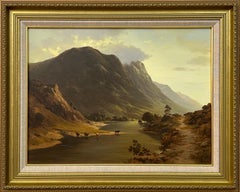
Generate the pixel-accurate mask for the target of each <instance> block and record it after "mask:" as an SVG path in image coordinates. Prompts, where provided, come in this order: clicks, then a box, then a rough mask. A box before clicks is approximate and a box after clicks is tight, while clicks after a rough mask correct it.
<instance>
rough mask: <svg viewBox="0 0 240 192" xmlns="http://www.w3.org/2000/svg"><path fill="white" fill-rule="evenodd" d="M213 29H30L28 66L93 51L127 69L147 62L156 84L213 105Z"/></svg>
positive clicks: (146, 64)
mask: <svg viewBox="0 0 240 192" xmlns="http://www.w3.org/2000/svg"><path fill="white" fill-rule="evenodd" d="M210 33H211V32H210V29H29V36H28V37H29V54H28V56H29V63H35V62H39V61H44V60H46V59H49V58H52V57H55V56H57V55H59V54H60V53H62V52H64V51H65V50H68V49H70V48H72V47H84V46H91V47H93V48H95V49H98V50H99V51H101V52H102V53H104V54H114V55H116V56H117V57H118V58H119V59H120V60H121V62H122V63H123V64H127V63H130V62H131V61H141V62H142V63H144V65H145V67H146V69H147V71H148V73H149V75H150V76H151V78H152V80H153V81H156V82H159V83H162V84H167V85H169V86H170V87H171V88H172V89H173V90H174V91H176V92H181V93H183V94H186V95H188V96H190V97H191V98H193V99H195V100H196V101H198V102H199V103H200V104H202V105H204V104H207V103H209V102H210V51H211V50H210Z"/></svg>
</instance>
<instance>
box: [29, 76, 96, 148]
mask: <svg viewBox="0 0 240 192" xmlns="http://www.w3.org/2000/svg"><path fill="white" fill-rule="evenodd" d="M28 113H29V114H28V127H29V149H36V148H44V147H49V146H52V145H55V144H58V143H60V141H59V140H60V139H61V138H62V137H63V135H64V134H68V135H74V134H75V133H76V132H78V133H84V132H88V133H91V132H94V133H95V132H98V130H97V129H96V127H95V126H93V125H91V124H90V122H88V121H87V120H86V119H85V118H84V117H83V116H82V114H81V113H80V112H79V111H77V110H75V109H73V108H72V107H71V106H70V105H69V104H68V103H67V102H66V100H65V99H64V98H63V97H62V94H61V92H60V91H59V89H58V86H57V85H56V84H55V85H45V84H43V83H41V82H40V81H34V80H32V81H30V82H29V103H28Z"/></svg>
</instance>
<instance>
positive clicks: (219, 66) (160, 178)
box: [0, 0, 240, 192]
mask: <svg viewBox="0 0 240 192" xmlns="http://www.w3.org/2000/svg"><path fill="white" fill-rule="evenodd" d="M238 11H239V4H238V2H237V1H231V2H228V1H221V2H216V1H210V0H209V1H206V2H199V1H192V2H183V1H179V2H170V1H160V0H159V1H149V2H145V1H140V2H139V1H122V2H121V1H117V2H115V1H106V2H100V1H96V2H92V1H90V2H87V1H78V2H63V1H55V2H47V1H43V2H40V1H34V2H27V1H1V148H0V149H1V153H2V156H1V190H3V191H16V190H17V191H25V190H26V191H27V190H29V189H30V190H32V191H33V190H36V191H37V190H56V191H59V190H61V191H70V190H73V189H77V190H79V191H90V190H93V189H94V190H99V191H108V190H109V191H126V190H129V191H138V190H139V191H141V190H142V191H144V190H159V191H165V190H166V191H184V190H186V191H196V190H207V191H236V192H237V191H239V189H240V188H239V183H238V181H239V158H238V157H239V153H238V149H239V142H238V140H239V138H238V136H239V99H240V98H239V80H240V79H239V63H238V61H239V60H238V57H239V55H238V48H239V40H238V38H239V34H238V32H239V25H238V19H239V15H238ZM119 23H120V24H119ZM43 26H44V27H45V28H58V27H65V28H74V27H75V28H94V27H96V26H97V27H98V28H106V27H110V28H148V29H151V28H154V27H155V28H161V27H165V28H182V27H189V26H190V27H193V28H202V27H206V28H210V29H211V31H212V36H211V37H212V45H211V46H212V54H211V55H212V58H211V62H212V63H213V68H212V72H211V73H212V86H213V89H212V90H213V91H212V102H213V104H214V109H213V112H212V113H213V116H214V120H213V124H214V129H213V130H214V131H212V133H213V134H212V140H213V145H212V152H213V155H212V158H213V161H212V164H210V165H200V166H199V165H179V164H177V165H175V164H169V165H158V164H154V165H149V164H147V165H143V166H141V165H136V166H135V165H134V166H133V165H131V164H130V165H129V164H127V165H102V164H97V165H89V164H87V165H76V164H70V165H66V164H60V165H59V164H53V165H52V164H51V165H38V164H35V165H34V164H28V162H27V149H28V146H27V140H28V139H27V137H28V136H27V135H28V131H27V127H28V125H27V119H28V111H27V106H28V96H27V93H28V92H27V90H28V66H27V63H28V62H27V61H28V59H27V56H28V44H27V39H28V29H30V28H38V27H39V28H41V27H43Z"/></svg>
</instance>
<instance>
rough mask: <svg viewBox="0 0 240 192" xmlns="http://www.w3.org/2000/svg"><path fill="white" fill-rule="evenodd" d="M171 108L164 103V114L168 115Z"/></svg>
mask: <svg viewBox="0 0 240 192" xmlns="http://www.w3.org/2000/svg"><path fill="white" fill-rule="evenodd" d="M171 110H172V108H171V107H170V106H169V105H166V106H165V110H164V113H165V115H170V112H171Z"/></svg>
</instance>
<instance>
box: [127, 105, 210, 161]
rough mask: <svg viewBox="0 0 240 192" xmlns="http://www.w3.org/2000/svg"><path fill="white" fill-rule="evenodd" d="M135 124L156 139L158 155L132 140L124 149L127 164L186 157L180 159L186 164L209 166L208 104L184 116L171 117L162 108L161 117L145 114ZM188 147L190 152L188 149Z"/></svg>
mask: <svg viewBox="0 0 240 192" xmlns="http://www.w3.org/2000/svg"><path fill="white" fill-rule="evenodd" d="M139 124H140V125H141V126H142V127H143V131H144V132H146V133H147V134H150V135H152V136H154V137H156V138H158V139H159V150H160V152H159V153H154V152H151V151H150V150H148V149H146V148H145V147H144V146H143V145H142V144H140V143H139V142H138V141H136V140H133V144H132V145H131V146H130V147H129V149H128V150H129V152H131V153H132V158H131V159H130V160H129V161H130V162H131V163H171V162H176V161H175V160H174V159H173V158H176V157H177V156H179V157H180V156H181V155H182V156H187V157H184V158H185V159H186V158H189V162H194V163H200V164H209V163H211V104H210V103H209V104H208V105H204V106H203V107H202V109H201V110H198V111H195V112H189V113H186V114H184V116H181V115H179V114H171V107H170V106H168V105H166V106H165V111H164V115H163V116H159V115H156V114H152V113H150V112H146V113H144V114H143V116H142V119H141V120H139ZM186 134H187V136H186ZM186 147H187V149H186ZM189 147H190V148H192V149H191V150H190V149H188V148H189ZM184 150H186V151H185V152H184ZM189 151H191V152H189ZM181 153H184V155H183V154H181ZM186 153H191V154H187V155H186ZM184 161H185V160H184Z"/></svg>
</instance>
